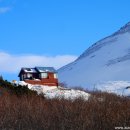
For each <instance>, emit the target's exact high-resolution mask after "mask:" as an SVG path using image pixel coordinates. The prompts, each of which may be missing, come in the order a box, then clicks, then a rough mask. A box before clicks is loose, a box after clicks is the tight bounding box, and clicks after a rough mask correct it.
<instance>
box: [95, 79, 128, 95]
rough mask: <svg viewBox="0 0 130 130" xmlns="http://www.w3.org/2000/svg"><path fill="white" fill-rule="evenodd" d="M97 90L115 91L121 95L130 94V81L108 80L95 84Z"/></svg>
mask: <svg viewBox="0 0 130 130" xmlns="http://www.w3.org/2000/svg"><path fill="white" fill-rule="evenodd" d="M95 88H96V89H97V90H101V91H105V92H109V93H115V94H117V95H120V96H130V81H108V82H102V83H98V84H96V85H95Z"/></svg>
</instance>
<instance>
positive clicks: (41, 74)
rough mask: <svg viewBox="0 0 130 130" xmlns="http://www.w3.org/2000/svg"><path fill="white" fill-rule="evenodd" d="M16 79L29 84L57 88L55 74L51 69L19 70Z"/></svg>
mask: <svg viewBox="0 0 130 130" xmlns="http://www.w3.org/2000/svg"><path fill="white" fill-rule="evenodd" d="M18 77H19V78H20V81H25V82H26V83H29V84H34V85H35V84H38V85H47V86H58V77H57V72H56V70H55V69H54V68H53V67H35V68H21V71H20V73H19V75H18Z"/></svg>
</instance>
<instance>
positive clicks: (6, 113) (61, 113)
mask: <svg viewBox="0 0 130 130" xmlns="http://www.w3.org/2000/svg"><path fill="white" fill-rule="evenodd" d="M99 98H102V99H103V100H99ZM129 124H130V100H129V99H128V98H125V97H119V96H116V95H114V94H108V93H101V92H100V93H99V92H97V93H96V92H95V93H93V94H92V96H91V98H90V99H89V100H88V101H84V100H82V99H76V100H75V101H71V100H65V99H61V100H58V99H51V100H47V99H44V98H42V97H41V96H36V95H33V96H26V95H23V96H20V97H18V96H16V95H11V94H9V93H4V94H2V96H0V130H112V129H114V127H116V126H122V127H123V126H129Z"/></svg>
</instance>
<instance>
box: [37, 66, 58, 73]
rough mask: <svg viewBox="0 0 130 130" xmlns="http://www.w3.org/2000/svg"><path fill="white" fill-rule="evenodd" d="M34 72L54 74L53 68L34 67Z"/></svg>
mask: <svg viewBox="0 0 130 130" xmlns="http://www.w3.org/2000/svg"><path fill="white" fill-rule="evenodd" d="M35 68H36V70H37V71H38V72H39V73H42V72H52V73H56V70H55V69H54V68H53V67H35Z"/></svg>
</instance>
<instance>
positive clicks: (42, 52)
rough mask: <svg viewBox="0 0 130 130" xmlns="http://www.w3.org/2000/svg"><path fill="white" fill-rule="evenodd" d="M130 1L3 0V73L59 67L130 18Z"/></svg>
mask: <svg viewBox="0 0 130 130" xmlns="http://www.w3.org/2000/svg"><path fill="white" fill-rule="evenodd" d="M129 7H130V0H37V1H36V0H0V74H2V75H4V77H5V79H9V80H11V79H14V78H16V77H17V76H16V75H17V73H18V71H19V69H20V67H22V66H29V67H31V66H32V67H33V66H35V65H39V66H44V65H45V66H54V67H56V68H59V67H61V66H63V65H65V64H67V63H69V62H71V61H73V60H74V59H76V58H77V56H79V55H80V54H81V53H82V52H83V51H84V50H86V49H87V48H88V47H89V46H91V45H92V44H93V43H94V42H96V41H98V40H100V39H102V38H104V37H106V36H108V35H110V34H112V33H113V32H115V31H117V30H118V29H119V28H120V27H121V26H123V25H124V24H126V23H127V22H129V21H130V15H129V12H130V8H129Z"/></svg>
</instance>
